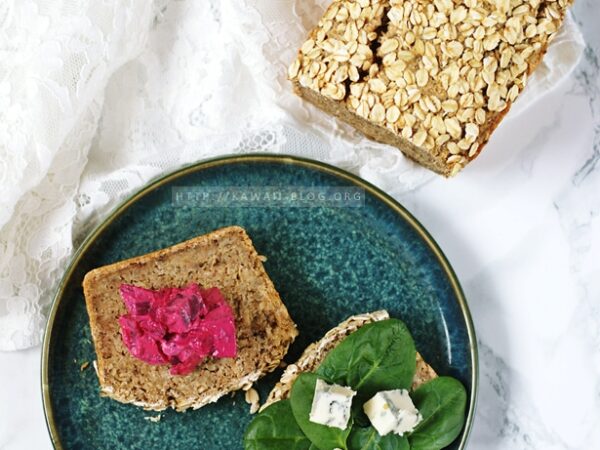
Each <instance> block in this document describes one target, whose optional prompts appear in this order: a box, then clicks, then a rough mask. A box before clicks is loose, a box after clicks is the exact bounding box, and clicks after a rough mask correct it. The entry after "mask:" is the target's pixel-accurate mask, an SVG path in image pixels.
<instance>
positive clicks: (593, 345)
mask: <svg viewBox="0 0 600 450" xmlns="http://www.w3.org/2000/svg"><path fill="white" fill-rule="evenodd" d="M574 14H575V18H576V20H577V22H578V23H579V24H580V25H581V27H582V30H583V33H584V36H585V38H586V41H587V42H588V44H589V48H588V49H587V51H586V53H585V56H584V61H583V62H582V64H581V65H580V67H579V68H578V69H577V70H576V72H575V74H574V75H573V76H572V77H571V78H570V79H569V80H567V81H566V82H565V83H564V84H563V85H561V86H560V87H559V88H558V89H557V90H555V91H553V92H551V93H549V94H548V95H547V96H545V97H544V98H542V99H540V101H539V102H537V103H536V104H535V105H533V106H532V107H531V109H529V110H528V111H527V112H526V113H524V114H523V115H521V116H518V117H516V118H512V119H511V120H508V121H505V122H504V123H503V124H502V125H501V127H500V129H499V130H498V131H497V133H496V134H495V136H494V138H493V139H492V141H491V143H490V144H489V146H488V148H487V149H486V151H485V152H484V154H483V155H482V156H481V157H480V158H479V160H478V161H477V162H476V163H474V164H472V165H471V166H470V167H468V168H467V169H466V170H465V171H464V173H463V174H461V176H459V177H458V178H456V179H453V180H450V181H447V180H443V179H436V180H435V181H433V182H431V183H429V184H428V185H426V186H424V187H422V188H421V189H419V190H417V191H416V192H412V193H410V194H406V195H404V196H400V197H399V200H400V201H401V202H402V203H403V204H404V205H406V206H407V207H408V209H409V210H410V211H412V212H413V213H414V214H415V215H416V216H417V218H419V219H420V220H421V221H422V223H423V224H424V225H425V226H426V227H427V228H428V229H429V231H430V232H431V233H432V235H433V236H434V237H435V239H436V240H437V241H438V243H439V244H440V246H441V247H442V249H443V250H444V251H445V252H446V254H447V256H448V258H449V259H450V261H451V263H452V264H453V266H454V268H455V269H456V272H457V274H458V276H459V278H460V279H461V280H462V283H463V287H464V290H465V292H466V295H467V298H468V300H469V303H470V306H471V310H472V313H473V317H474V320H475V325H476V328H477V332H478V338H479V349H480V370H481V379H480V391H479V404H478V409H477V416H476V421H475V424H474V428H473V433H472V438H471V441H470V448H473V449H490V450H492V449H493V450H496V449H544V450H552V449H561V450H562V449H565V450H566V449H586V450H587V449H590V450H592V449H597V448H600V425H599V424H600V281H599V280H600V65H599V64H600V63H599V58H600V28H598V25H597V24H598V23H600V6H599V5H598V4H597V0H578V1H577V4H576V5H575V7H574ZM39 365H40V349H39V347H38V348H34V349H31V350H27V351H22V352H17V353H0V449H2V450H4V449H46V448H50V447H51V446H50V442H49V439H48V436H47V432H46V427H45V423H44V417H43V413H42V405H41V395H40V384H39V372H40V370H39V369H40V368H39Z"/></svg>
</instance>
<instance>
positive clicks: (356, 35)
mask: <svg viewBox="0 0 600 450" xmlns="http://www.w3.org/2000/svg"><path fill="white" fill-rule="evenodd" d="M571 3H572V0H334V1H333V3H332V4H331V5H330V6H329V8H327V10H326V12H325V14H324V15H323V17H322V18H321V20H320V21H319V23H318V25H317V26H316V28H314V29H313V30H312V32H311V33H310V36H309V38H308V40H307V41H306V42H304V44H303V45H302V47H301V48H300V51H299V53H298V57H297V58H296V60H295V61H294V62H293V63H292V64H291V66H290V68H289V71H288V75H289V78H290V80H292V82H293V83H294V87H295V90H296V92H297V93H298V94H299V95H300V96H302V97H304V98H305V99H307V100H309V101H310V102H312V103H314V104H315V105H317V106H318V107H320V108H321V109H323V110H325V111H327V112H329V113H331V114H334V115H336V116H337V117H339V118H340V119H342V120H344V121H346V122H348V123H350V124H351V125H353V126H354V127H355V128H357V129H358V130H360V131H362V132H363V133H364V134H366V135H367V136H369V137H371V138H373V139H375V140H377V141H380V142H383V143H386V144H391V145H394V146H396V147H398V148H399V149H400V150H402V151H403V152H404V153H405V154H406V155H407V156H408V157H410V158H412V159H413V160H415V161H417V162H419V163H420V164H422V165H423V166H425V167H427V168H429V169H431V170H434V171H435V172H438V173H440V174H443V175H445V176H451V175H455V174H456V173H457V172H458V171H460V170H461V169H462V168H463V167H464V166H465V165H466V164H467V163H469V162H470V161H472V160H473V159H474V158H475V157H476V156H477V155H478V154H479V153H480V152H481V149H482V148H483V146H484V145H485V144H486V143H487V141H488V140H489V138H490V135H491V134H492V132H493V131H494V129H495V128H496V127H497V126H498V124H499V123H500V121H501V120H502V118H503V117H504V116H505V115H506V113H507V112H508V110H509V109H510V106H511V104H512V103H513V102H514V101H515V100H516V99H517V97H518V95H519V93H520V92H521V91H522V90H523V88H524V87H525V84H526V82H527V77H528V76H529V75H530V74H531V72H532V71H533V70H534V69H535V67H536V66H537V65H538V63H539V62H540V60H541V58H542V56H543V55H544V53H545V51H546V49H547V46H548V43H549V41H550V40H551V39H552V37H553V36H554V34H555V33H556V31H557V30H558V29H559V27H560V26H561V24H562V21H563V18H564V15H565V12H566V10H567V7H568V6H569V5H570V4H571Z"/></svg>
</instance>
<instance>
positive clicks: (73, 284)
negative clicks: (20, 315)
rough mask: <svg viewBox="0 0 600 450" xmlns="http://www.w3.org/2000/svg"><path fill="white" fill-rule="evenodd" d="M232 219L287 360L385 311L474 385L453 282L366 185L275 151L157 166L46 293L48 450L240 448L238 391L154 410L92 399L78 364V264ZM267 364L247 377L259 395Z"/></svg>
mask: <svg viewBox="0 0 600 450" xmlns="http://www.w3.org/2000/svg"><path fill="white" fill-rule="evenodd" d="M233 224H237V225H241V226H243V227H244V228H246V230H247V231H248V233H249V235H250V236H251V238H252V240H253V241H254V244H255V246H256V248H257V249H258V252H259V253H260V254H263V255H267V257H268V260H267V261H266V263H265V267H266V270H267V272H268V273H269V275H270V276H271V278H272V279H273V282H274V284H275V286H276V288H277V289H278V290H279V293H280V294H281V298H282V299H283V300H284V302H285V304H286V306H287V307H288V310H289V312H290V314H291V316H292V318H293V319H294V320H295V321H296V323H297V324H298V328H299V330H300V336H299V337H298V339H297V340H296V342H295V343H294V344H293V346H292V348H291V349H290V351H289V353H288V355H287V358H286V359H287V360H288V361H293V360H295V359H296V358H297V357H298V356H299V354H300V353H301V352H302V350H303V349H304V348H305V347H306V346H307V345H308V344H309V343H310V342H312V341H315V340H316V339H318V338H320V337H321V336H322V335H323V334H324V333H325V332H326V331H327V330H328V329H330V328H331V327H333V326H334V325H336V324H337V323H339V322H340V321H342V320H343V319H345V318H346V317H347V316H349V315H353V314H357V313H361V312H365V311H372V310H376V309H387V310H388V311H389V312H390V313H391V315H392V316H395V317H398V318H400V319H402V320H404V321H405V322H406V324H407V325H408V327H409V329H410V330H411V332H412V334H413V337H414V339H415V343H416V346H417V349H418V350H419V351H420V352H421V353H422V354H423V356H424V358H425V359H426V360H427V361H428V362H429V363H430V364H431V365H432V366H433V367H434V368H435V369H436V370H437V371H438V373H440V374H446V375H452V376H454V377H456V378H458V379H460V380H461V381H462V382H463V383H464V385H465V386H466V387H467V390H468V392H469V394H470V398H469V405H468V411H467V422H466V427H465V430H464V432H463V433H462V434H461V436H460V437H459V438H458V439H457V441H456V442H455V443H454V444H453V446H452V447H451V448H453V449H462V448H464V447H465V446H466V442H467V437H468V434H469V429H470V427H471V423H472V419H473V410H474V405H475V397H476V391H477V350H476V341H475V334H474V330H473V325H472V322H471V319H470V315H469V311H468V308H467V304H466V301H465V298H464V296H463V293H462V291H461V289H460V286H459V283H458V280H457V279H456V276H455V274H454V272H453V271H452V268H451V267H450V265H449V263H448V261H447V260H446V258H445V257H444V255H443V254H442V252H441V250H440V249H439V247H438V246H437V245H436V244H435V242H434V241H433V239H432V238H431V236H429V234H428V233H427V231H426V230H425V229H424V228H423V227H422V226H421V225H420V224H419V223H418V222H417V221H416V220H415V219H414V218H413V217H412V216H411V215H410V214H409V213H408V212H407V211H406V210H405V209H404V208H403V207H402V206H400V205H399V204H398V203H396V202H395V201H394V200H392V199H391V198H390V197H388V196H387V195H386V194H384V193H383V192H381V191H380V190H378V189H377V188H375V187H373V186H372V185H370V184H368V183H367V182H365V181H363V180H361V179H359V178H357V177H355V176H353V175H351V174H348V173H346V172H344V171H342V170H339V169H336V168H334V167H331V166H327V165H324V164H321V163H318V162H315V161H310V160H304V159H299V158H292V157H285V156H269V155H247V156H233V157H228V158H221V159H216V160H211V161H206V162H201V163H199V164H196V165H193V166H191V167H187V168H184V169H182V170H179V171H177V172H175V173H172V174H170V175H167V176H165V177H163V178H161V179H159V180H157V181H155V182H153V183H151V184H150V185H148V186H147V187H146V188H144V189H142V190H141V191H140V192H138V193H137V194H135V195H133V196H132V197H131V198H130V199H128V200H127V201H126V202H125V203H123V204H122V205H121V206H119V207H118V208H117V209H116V210H115V211H114V212H113V213H112V214H111V215H110V217H109V218H108V219H106V221H104V223H102V224H101V225H100V226H99V227H98V228H97V229H96V230H95V231H93V232H92V233H91V235H90V236H89V237H88V238H87V239H86V241H85V242H84V243H83V244H82V246H81V248H80V249H79V251H78V252H77V254H76V255H75V257H74V259H73V262H72V263H71V265H70V266H69V268H68V269H67V271H66V274H65V276H64V278H63V280H62V282H61V285H60V288H59V290H58V293H57V295H56V299H55V301H54V304H53V307H52V311H51V314H50V319H49V321H48V326H47V329H46V334H45V338H44V347H43V356H42V389H43V399H44V410H45V414H46V420H47V423H48V429H49V431H50V436H51V439H52V442H53V443H54V446H55V447H56V448H64V449H117V448H123V449H144V450H149V449H164V448H169V449H202V450H212V449H215V450H216V449H240V448H242V435H243V432H244V429H245V427H246V425H247V424H248V423H249V421H250V420H251V417H252V416H251V415H250V414H249V406H248V405H247V404H246V403H245V401H244V398H243V394H241V393H238V394H236V395H235V396H233V397H230V396H226V397H225V398H222V399H221V400H219V401H218V402H217V403H215V404H212V405H209V406H206V407H204V408H201V409H199V410H197V411H188V412H185V413H176V412H173V411H170V410H169V411H166V412H165V413H163V414H162V415H161V417H160V421H159V422H154V421H150V420H148V419H149V418H151V417H157V416H158V415H157V413H152V412H147V411H144V410H142V409H140V408H137V407H135V406H132V405H123V404H120V403H118V402H116V401H113V400H110V399H106V398H101V397H100V396H99V395H98V380H97V378H96V375H95V373H94V369H93V368H91V364H90V366H89V367H88V368H86V369H84V370H81V366H82V364H84V363H85V362H91V361H93V360H94V359H95V354H94V346H93V344H92V341H91V335H90V328H89V324H88V316H87V313H86V310H85V304H84V298H83V292H82V289H81V282H82V280H83V276H84V275H85V273H86V272H87V271H89V270H90V269H93V268H95V267H99V266H102V265H105V264H109V263H112V262H115V261H119V260H121V259H125V258H129V257H132V256H136V255H140V254H143V253H147V252H150V251H153V250H156V249H160V248H163V247H167V246H169V245H172V244H175V243H177V242H180V241H183V240H186V239H189V238H192V237H194V236H198V235H200V234H204V233H206V232H209V231H212V230H214V229H216V228H219V227H223V226H226V225H233ZM278 376H279V373H274V374H271V375H269V376H267V377H266V378H264V379H263V380H261V381H260V382H259V383H258V389H259V391H260V393H261V397H262V398H263V399H264V398H265V395H266V393H267V392H268V391H269V390H270V388H271V387H272V386H273V384H274V383H275V381H276V379H277V378H278Z"/></svg>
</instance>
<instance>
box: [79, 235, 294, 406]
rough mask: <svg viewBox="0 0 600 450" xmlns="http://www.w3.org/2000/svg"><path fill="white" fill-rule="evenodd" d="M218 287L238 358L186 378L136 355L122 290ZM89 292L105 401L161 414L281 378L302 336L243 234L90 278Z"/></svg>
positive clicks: (188, 245) (204, 240)
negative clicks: (229, 312)
mask: <svg viewBox="0 0 600 450" xmlns="http://www.w3.org/2000/svg"><path fill="white" fill-rule="evenodd" d="M192 282H194V283H198V284H200V285H201V286H203V287H207V288H208V287H213V286H216V287H218V288H219V289H220V290H221V292H222V293H223V295H224V296H225V298H226V299H227V301H228V303H229V305H230V306H231V308H232V309H233V312H234V315H235V323H236V329H237V347H238V355H237V357H236V358H234V359H233V358H224V359H209V360H207V361H205V362H204V363H203V364H201V365H200V366H199V367H198V368H197V369H196V370H195V371H194V372H192V373H191V374H189V375H186V376H174V375H171V374H170V373H169V367H168V366H166V365H163V366H154V365H150V364H147V363H145V362H143V361H140V360H138V359H136V358H134V357H133V356H131V354H130V353H129V351H128V350H127V348H126V347H125V345H124V344H123V341H122V338H121V332H120V329H119V324H118V322H117V319H118V318H119V316H121V315H122V314H125V313H126V309H125V305H124V303H123V300H122V299H121V297H120V296H119V286H120V285H121V284H123V283H128V284H134V285H137V286H142V287H145V288H148V289H160V288H164V287H182V286H186V285H188V284H189V283H192ZM83 289H84V294H85V300H86V306H87V310H88V314H89V316H90V324H91V331H92V337H93V340H94V345H95V347H96V354H97V372H98V378H99V380H100V392H101V395H104V396H107V397H111V398H113V399H115V400H118V401H120V402H123V403H133V404H135V405H138V406H142V407H144V408H146V409H151V410H156V411H160V410H163V409H166V408H168V407H172V408H175V409H177V410H184V409H187V408H194V409H196V408H199V407H201V406H203V405H205V404H207V403H210V402H214V401H216V400H217V399H218V398H219V397H221V396H223V395H224V394H226V393H228V392H231V391H235V390H238V389H241V388H244V387H249V386H250V385H251V384H252V383H253V382H254V381H256V380H257V379H258V378H259V377H261V376H262V375H264V374H265V373H267V372H270V371H272V370H274V369H275V368H276V367H277V366H278V365H279V362H280V361H281V360H282V358H283V357H284V356H285V354H286V353H287V350H288V347H289V345H290V344H291V343H292V342H293V340H294V338H295V337H296V336H297V334H298V332H297V330H296V326H295V324H294V322H293V321H292V319H291V318H290V316H289V314H288V311H287V309H286V307H285V305H284V304H283V303H282V301H281V299H280V298H279V294H278V293H277V291H276V290H275V287H274V286H273V283H272V282H271V280H270V278H269V277H268V275H267V273H266V272H265V269H264V267H263V264H262V262H261V260H260V257H259V255H258V253H257V252H256V250H255V249H254V246H253V245H252V241H251V240H250V238H249V237H248V235H247V234H246V232H245V231H244V229H242V228H240V227H237V226H232V227H227V228H222V229H220V230H217V231H214V232H212V233H209V234H207V235H204V236H200V237H197V238H194V239H191V240H189V241H186V242H182V243H180V244H177V245H175V246H173V247H169V248H166V249H164V250H159V251H156V252H153V253H150V254H147V255H143V256H139V257H137V258H132V259H128V260H126V261H121V262H118V263H115V264H111V265H109V266H105V267H101V268H98V269H95V270H92V271H91V272H89V273H88V274H87V275H86V276H85V279H84V282H83Z"/></svg>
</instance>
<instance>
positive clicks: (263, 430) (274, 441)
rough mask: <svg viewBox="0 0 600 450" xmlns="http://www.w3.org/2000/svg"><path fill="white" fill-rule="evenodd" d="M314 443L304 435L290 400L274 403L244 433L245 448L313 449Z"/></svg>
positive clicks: (248, 449)
mask: <svg viewBox="0 0 600 450" xmlns="http://www.w3.org/2000/svg"><path fill="white" fill-rule="evenodd" d="M312 448H313V447H312V444H311V442H310V440H309V439H308V438H307V437H306V436H305V435H304V433H303V432H302V430H301V429H300V427H299V426H298V424H297V423H296V419H295V418H294V414H293V413H292V407H291V405H290V401H289V400H280V401H278V402H277V403H273V404H272V405H271V406H269V407H268V408H266V409H265V410H264V411H263V412H261V413H260V414H258V415H257V416H256V417H255V418H254V420H252V422H250V425H248V428H247V429H246V433H245V434H244V449H245V450H311V449H312Z"/></svg>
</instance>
